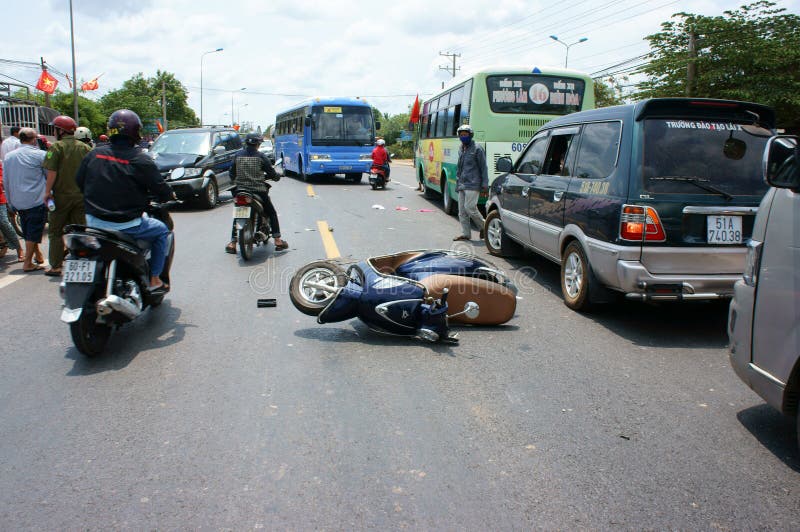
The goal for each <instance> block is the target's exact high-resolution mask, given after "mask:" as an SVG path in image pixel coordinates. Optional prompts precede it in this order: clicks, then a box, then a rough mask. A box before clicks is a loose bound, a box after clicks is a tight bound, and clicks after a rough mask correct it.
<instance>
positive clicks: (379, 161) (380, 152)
mask: <svg viewBox="0 0 800 532" xmlns="http://www.w3.org/2000/svg"><path fill="white" fill-rule="evenodd" d="M376 144H377V146H375V149H373V150H372V166H377V167H378V168H381V169H382V170H383V174H384V177H385V179H386V181H387V182H389V181H391V179H389V163H390V162H391V158H390V157H389V152H387V151H386V147H385V146H386V141H385V140H383V139H378V141H377V142H376Z"/></svg>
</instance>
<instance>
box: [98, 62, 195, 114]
mask: <svg viewBox="0 0 800 532" xmlns="http://www.w3.org/2000/svg"><path fill="white" fill-rule="evenodd" d="M162 82H163V86H164V92H165V93H166V102H167V121H168V125H169V127H170V128H176V127H182V126H192V125H198V124H199V120H198V118H197V115H195V113H194V111H193V110H192V109H191V108H190V107H189V106H188V104H187V98H188V91H187V90H186V88H185V87H184V86H183V84H182V83H181V82H180V81H178V80H177V79H176V78H175V75H174V74H171V73H169V72H162V71H160V70H159V71H157V72H156V75H155V76H154V77H150V78H145V77H144V75H143V74H142V73H141V72H140V73H139V74H137V75H135V76H134V77H132V78H131V79H129V80H127V81H125V82H124V83H123V84H122V88H120V89H117V90H114V91H111V92H109V93H107V94H106V95H105V96H103V97H102V98H101V99H100V105H101V107H102V109H103V111H104V112H105V113H106V116H108V115H110V114H111V113H113V112H114V111H116V110H117V109H130V110H131V111H134V112H135V113H136V114H138V115H139V117H141V119H142V120H143V121H146V120H148V119H156V118H160V117H161V116H162V109H161V102H162Z"/></svg>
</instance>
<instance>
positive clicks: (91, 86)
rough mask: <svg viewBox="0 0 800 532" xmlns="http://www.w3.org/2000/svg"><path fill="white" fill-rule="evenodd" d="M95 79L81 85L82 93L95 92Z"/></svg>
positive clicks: (96, 85)
mask: <svg viewBox="0 0 800 532" xmlns="http://www.w3.org/2000/svg"><path fill="white" fill-rule="evenodd" d="M97 87H98V84H97V78H94V79H93V80H92V81H86V82H84V84H83V85H81V90H82V91H95V90H97Z"/></svg>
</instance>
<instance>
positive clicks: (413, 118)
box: [408, 94, 419, 124]
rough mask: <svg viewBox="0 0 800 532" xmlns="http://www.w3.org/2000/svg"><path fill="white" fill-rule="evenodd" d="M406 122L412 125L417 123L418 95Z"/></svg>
mask: <svg viewBox="0 0 800 532" xmlns="http://www.w3.org/2000/svg"><path fill="white" fill-rule="evenodd" d="M408 121H409V122H410V123H412V124H416V123H417V122H419V94H417V98H416V99H415V100H414V105H413V107H411V118H409V119H408Z"/></svg>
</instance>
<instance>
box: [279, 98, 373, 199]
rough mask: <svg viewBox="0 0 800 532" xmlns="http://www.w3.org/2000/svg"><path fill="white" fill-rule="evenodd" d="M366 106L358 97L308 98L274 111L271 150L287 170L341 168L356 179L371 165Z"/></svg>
mask: <svg viewBox="0 0 800 532" xmlns="http://www.w3.org/2000/svg"><path fill="white" fill-rule="evenodd" d="M378 128H380V123H376V122H375V119H374V117H373V115H372V107H370V105H369V104H368V103H367V102H366V101H364V100H362V99H360V98H313V99H311V100H306V101H303V102H300V103H299V104H297V105H294V106H292V107H291V108H289V109H287V110H286V111H284V112H281V113H278V115H277V116H276V117H275V156H276V157H278V158H280V160H282V161H283V167H284V170H285V171H286V174H287V175H298V176H300V177H302V178H303V180H305V181H307V180H308V179H309V178H310V177H311V176H321V175H329V176H332V175H334V174H344V175H345V178H347V179H349V180H350V181H353V182H355V183H358V182H359V181H361V177H362V174H363V173H369V169H370V166H371V165H372V149H373V145H374V144H375V130H376V129H378Z"/></svg>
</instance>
